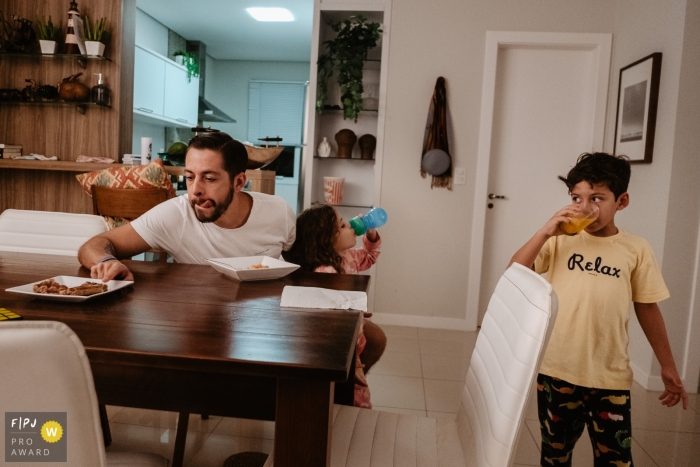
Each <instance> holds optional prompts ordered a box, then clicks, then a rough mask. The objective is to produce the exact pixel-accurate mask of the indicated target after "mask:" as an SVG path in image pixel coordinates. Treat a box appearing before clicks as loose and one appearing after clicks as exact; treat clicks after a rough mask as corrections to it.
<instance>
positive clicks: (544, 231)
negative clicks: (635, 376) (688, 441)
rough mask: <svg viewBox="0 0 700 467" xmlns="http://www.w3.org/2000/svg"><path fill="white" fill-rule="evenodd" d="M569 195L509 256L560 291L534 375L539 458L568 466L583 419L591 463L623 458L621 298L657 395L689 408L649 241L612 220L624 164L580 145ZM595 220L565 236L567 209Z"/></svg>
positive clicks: (624, 320)
mask: <svg viewBox="0 0 700 467" xmlns="http://www.w3.org/2000/svg"><path fill="white" fill-rule="evenodd" d="M559 178H560V179H561V180H562V181H563V182H564V183H565V184H566V186H567V187H568V189H569V193H570V195H571V201H572V204H571V205H569V206H567V207H565V208H563V209H561V210H560V211H559V212H557V213H556V214H555V215H554V216H553V217H552V218H551V219H550V220H549V221H547V223H546V224H545V225H544V227H542V228H541V229H540V230H539V231H538V232H537V233H536V234H535V235H534V236H533V237H532V238H531V239H530V240H529V241H528V242H527V243H526V244H525V245H523V247H522V248H520V250H518V251H517V252H516V253H515V255H514V256H513V259H512V260H511V264H512V263H514V262H515V263H520V264H522V265H524V266H526V267H533V269H535V271H537V272H538V273H540V274H543V273H545V272H546V273H547V280H548V281H549V282H550V283H551V284H552V288H553V289H554V290H555V291H556V293H557V295H558V297H559V312H558V315H557V320H556V323H555V324H554V330H553V331H552V336H551V338H550V341H549V346H548V347H547V350H546V352H545V355H544V359H543V361H542V366H541V368H540V374H539V375H538V377H537V391H538V392H537V406H538V414H539V419H540V428H541V430H542V455H541V460H540V463H541V465H542V466H547V467H549V466H556V467H558V466H570V465H571V460H572V459H571V457H572V456H571V452H572V451H573V449H574V445H575V444H576V441H578V439H579V437H580V436H581V434H582V433H583V429H584V426H587V427H588V434H589V436H590V438H591V443H592V445H593V453H594V456H595V466H610V465H618V466H625V467H631V466H633V463H632V451H631V445H632V439H631V437H632V423H631V420H630V388H631V386H632V369H631V368H630V364H629V356H628V355H627V344H628V343H629V334H628V330H627V325H628V322H629V305H630V302H633V303H634V311H635V313H636V315H637V319H638V320H639V324H640V325H641V327H642V330H643V331H644V334H645V335H646V337H647V339H648V340H649V343H650V344H651V347H652V349H653V350H654V354H655V355H656V358H657V359H658V360H659V363H660V364H661V378H662V380H663V383H664V387H665V390H664V392H663V394H661V396H660V397H659V399H660V400H661V403H662V404H664V405H666V406H668V407H673V406H674V405H676V404H677V403H678V402H679V401H682V402H683V408H684V409H685V408H687V404H688V396H687V395H686V392H685V389H684V388H683V383H682V381H681V378H680V376H679V375H678V371H677V370H676V364H675V362H674V360H673V355H672V354H671V348H670V346H669V343H668V337H667V335H666V328H665V326H664V320H663V317H662V316H661V311H660V310H659V306H658V305H657V302H659V301H661V300H664V299H666V298H668V296H669V294H668V290H667V289H666V285H665V284H664V281H663V278H662V277H661V271H660V270H659V267H658V265H657V263H656V260H655V258H654V254H653V252H652V250H651V247H650V246H649V244H648V243H647V241H646V240H644V239H643V238H641V237H637V236H634V235H631V234H629V233H627V232H624V231H622V230H619V229H618V228H617V227H616V226H615V214H616V213H617V212H618V211H621V210H623V209H624V208H626V207H627V206H628V204H629V194H628V193H627V186H628V184H629V179H630V164H629V162H628V161H627V160H626V159H625V158H623V157H615V156H611V155H610V154H605V153H594V154H582V155H581V156H580V157H579V158H578V161H577V163H576V166H574V168H573V169H571V171H569V173H568V174H567V176H566V178H564V177H559ZM588 210H593V211H595V212H596V213H597V214H598V217H597V220H595V221H594V222H593V223H592V224H590V225H589V226H588V227H586V228H585V230H583V231H581V232H580V233H579V234H578V235H574V236H567V234H564V230H562V227H564V228H566V230H569V228H568V227H572V226H573V224H574V223H573V222H572V219H575V218H579V217H582V216H581V213H582V212H583V211H588Z"/></svg>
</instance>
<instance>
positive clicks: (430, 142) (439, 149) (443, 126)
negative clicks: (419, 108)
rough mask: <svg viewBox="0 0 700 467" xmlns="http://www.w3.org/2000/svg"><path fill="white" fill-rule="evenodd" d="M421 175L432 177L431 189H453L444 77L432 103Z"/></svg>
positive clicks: (440, 78)
mask: <svg viewBox="0 0 700 467" xmlns="http://www.w3.org/2000/svg"><path fill="white" fill-rule="evenodd" d="M420 174H421V176H422V177H423V178H425V177H426V176H427V175H431V176H432V181H431V182H430V188H436V187H437V188H447V189H448V190H451V189H452V158H451V157H450V148H449V143H448V141H447V91H446V89H445V78H443V77H442V76H440V77H439V78H438V79H437V82H436V83H435V90H434V91H433V98H432V100H431V101H430V110H429V111H428V121H427V123H426V125H425V136H424V138H423V152H422V154H421V170H420Z"/></svg>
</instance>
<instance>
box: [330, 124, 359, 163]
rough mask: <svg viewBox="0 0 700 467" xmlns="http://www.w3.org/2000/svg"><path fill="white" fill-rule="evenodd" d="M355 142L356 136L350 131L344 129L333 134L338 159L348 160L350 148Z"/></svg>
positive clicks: (350, 154) (350, 152)
mask: <svg viewBox="0 0 700 467" xmlns="http://www.w3.org/2000/svg"><path fill="white" fill-rule="evenodd" d="M356 141H357V135H355V132H354V131H352V130H349V129H347V128H344V129H342V130H340V131H339V132H338V133H336V134H335V142H336V143H338V157H339V158H340V159H350V158H351V157H352V148H353V146H355V142H356Z"/></svg>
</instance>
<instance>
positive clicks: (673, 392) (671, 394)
mask: <svg viewBox="0 0 700 467" xmlns="http://www.w3.org/2000/svg"><path fill="white" fill-rule="evenodd" d="M661 380H662V381H663V382H664V388H665V389H664V392H663V393H661V395H660V396H659V400H660V401H661V403H662V404H663V405H665V406H667V407H673V406H674V405H676V404H678V402H680V401H681V400H682V401H683V409H684V410H687V409H688V394H686V392H685V388H684V387H683V382H682V381H681V377H680V376H679V375H678V371H677V370H676V369H675V368H670V369H669V368H662V369H661Z"/></svg>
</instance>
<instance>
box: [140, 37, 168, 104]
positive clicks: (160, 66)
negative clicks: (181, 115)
mask: <svg viewBox="0 0 700 467" xmlns="http://www.w3.org/2000/svg"><path fill="white" fill-rule="evenodd" d="M164 83H165V62H164V61H163V59H162V58H160V57H158V56H156V55H154V54H152V53H151V52H147V51H146V50H144V49H142V48H140V47H136V53H135V54H134V110H138V111H141V112H144V113H146V114H153V115H163V104H164V102H165V93H164Z"/></svg>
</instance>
